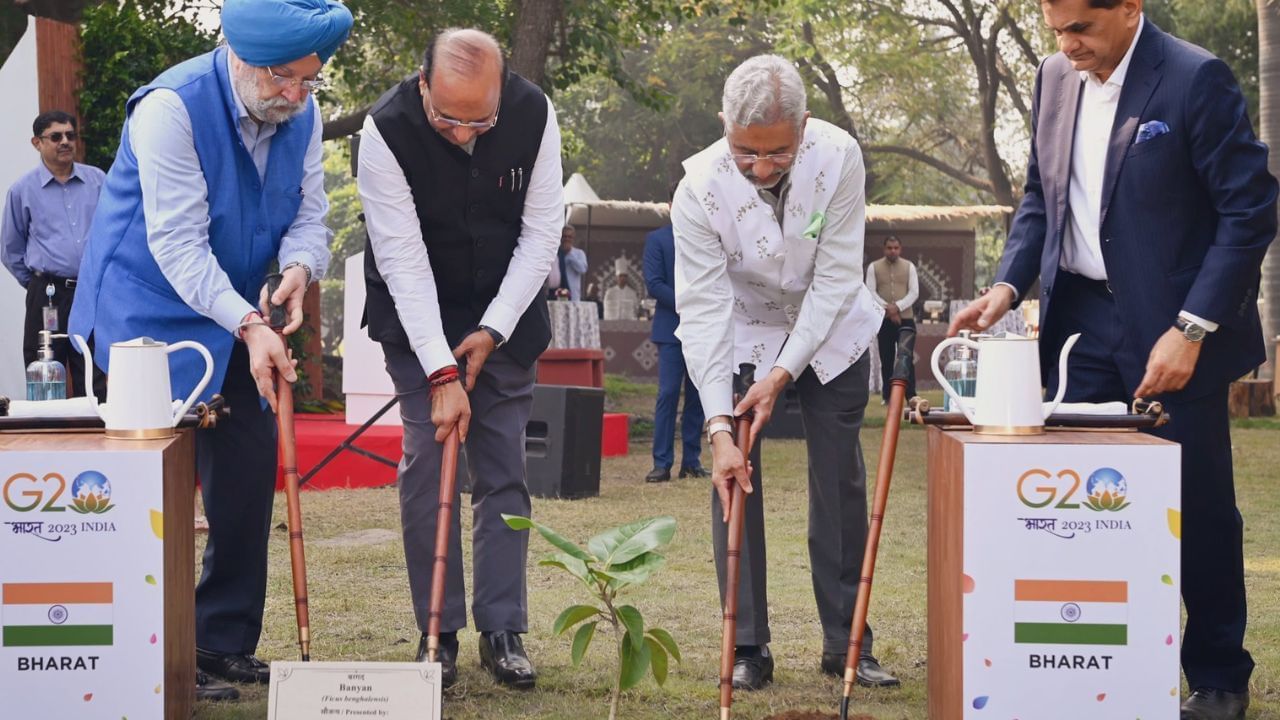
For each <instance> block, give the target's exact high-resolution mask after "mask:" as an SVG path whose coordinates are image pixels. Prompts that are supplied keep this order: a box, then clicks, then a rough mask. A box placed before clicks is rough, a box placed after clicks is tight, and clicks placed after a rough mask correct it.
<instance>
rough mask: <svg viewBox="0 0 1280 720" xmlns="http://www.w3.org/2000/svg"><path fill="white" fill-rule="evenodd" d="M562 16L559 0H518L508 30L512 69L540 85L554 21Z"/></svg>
mask: <svg viewBox="0 0 1280 720" xmlns="http://www.w3.org/2000/svg"><path fill="white" fill-rule="evenodd" d="M563 17H564V2H563V0H520V5H519V7H518V9H517V10H516V24H515V26H514V27H513V28H512V31H511V37H512V43H511V60H510V68H511V70H512V71H514V72H515V73H516V74H518V75H520V76H522V77H523V78H524V79H526V80H528V81H529V82H531V83H533V84H534V85H539V86H541V85H542V84H543V80H544V79H545V78H546V75H547V55H548V54H550V51H551V40H552V38H553V37H554V36H555V27H556V23H557V22H559V21H560V20H561V19H562V18H563Z"/></svg>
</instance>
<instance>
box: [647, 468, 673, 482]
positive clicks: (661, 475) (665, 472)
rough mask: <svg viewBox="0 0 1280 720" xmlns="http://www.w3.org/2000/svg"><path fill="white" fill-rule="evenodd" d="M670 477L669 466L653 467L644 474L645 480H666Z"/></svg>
mask: <svg viewBox="0 0 1280 720" xmlns="http://www.w3.org/2000/svg"><path fill="white" fill-rule="evenodd" d="M670 479H671V468H664V467H654V468H653V469H652V470H650V471H649V474H648V475H645V476H644V481H645V482H666V481H668V480H670Z"/></svg>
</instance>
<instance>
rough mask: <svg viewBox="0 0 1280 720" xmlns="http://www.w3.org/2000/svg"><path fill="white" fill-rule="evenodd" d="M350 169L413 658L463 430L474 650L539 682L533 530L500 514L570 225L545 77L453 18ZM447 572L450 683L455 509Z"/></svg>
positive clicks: (386, 99) (455, 623)
mask: <svg viewBox="0 0 1280 720" xmlns="http://www.w3.org/2000/svg"><path fill="white" fill-rule="evenodd" d="M357 182H358V186H359V190H360V198H361V200H362V201H363V203H364V213H365V219H366V221H367V223H368V228H369V244H368V248H367V250H366V252H365V280H366V283H367V286H368V297H367V300H366V302H365V315H366V319H367V322H368V325H369V336H370V337H371V338H373V339H374V340H376V341H379V342H381V343H382V349H383V353H384V354H385V356H386V365H387V372H388V373H390V375H391V379H392V381H393V382H394V384H395V388H396V394H397V395H398V396H399V398H400V417H401V419H402V420H403V422H404V459H403V460H402V461H401V463H400V470H399V481H400V515H401V523H402V525H403V529H404V551H405V558H406V561H407V563H408V567H409V589H410V592H411V593H412V595H413V610H414V614H415V616H416V617H417V622H418V628H419V629H420V630H422V631H424V634H423V641H422V642H420V643H419V647H418V660H422V659H423V658H424V657H425V656H426V644H425V639H426V636H425V630H426V628H427V619H428V618H427V615H428V610H427V606H428V599H429V598H430V595H431V569H432V554H433V548H434V545H435V534H436V512H437V509H438V507H439V481H440V458H441V453H442V445H441V443H443V442H444V440H445V438H446V437H448V435H449V433H450V432H451V431H452V430H453V429H454V428H457V429H458V431H459V433H460V435H461V437H462V440H463V442H464V443H465V444H466V447H467V459H468V462H469V465H470V470H471V476H472V479H473V487H474V490H473V495H472V510H473V512H474V518H475V523H474V525H475V527H474V531H473V534H472V549H473V553H472V556H473V565H474V568H473V569H474V573H473V574H474V582H475V588H474V590H475V592H474V598H473V601H472V617H473V618H474V620H475V626H476V629H477V630H479V631H480V633H481V635H480V663H481V665H482V666H484V668H485V669H486V670H488V671H489V672H490V673H492V675H493V677H494V679H495V680H497V681H498V682H499V683H502V684H505V685H510V686H512V687H517V688H522V689H525V688H531V687H533V685H534V680H535V673H534V670H533V665H532V664H531V663H530V662H529V658H528V657H527V656H526V655H525V652H524V648H523V646H522V645H521V642H520V634H521V633H523V632H525V631H526V630H527V627H528V619H527V615H528V612H527V602H526V594H527V592H526V588H525V556H526V554H527V551H528V540H527V534H526V533H518V532H513V531H511V530H510V529H508V528H507V527H506V525H505V524H504V523H503V521H502V518H501V515H502V514H503V513H511V514H515V515H524V516H527V515H528V514H529V491H528V489H527V487H526V486H525V468H524V439H523V438H524V428H525V424H526V423H527V422H528V419H529V412H530V410H531V408H532V404H533V381H534V362H535V361H536V360H537V358H538V356H539V355H540V354H542V351H543V350H545V349H546V347H547V343H548V342H549V340H550V338H551V330H550V323H549V322H548V320H547V308H546V304H545V303H543V302H535V298H537V296H538V294H539V290H540V289H541V288H542V285H543V282H544V281H545V280H546V277H547V273H548V272H549V271H550V269H551V264H552V263H553V262H554V261H555V256H556V247H557V246H558V245H559V244H560V227H561V225H563V224H564V194H563V190H562V188H561V184H560V183H561V173H560V130H559V128H558V126H557V125H556V119H555V110H554V108H552V106H551V103H550V101H549V100H548V99H547V97H546V95H544V94H543V93H542V91H541V90H539V89H538V87H537V86H535V85H533V84H532V83H530V82H529V81H527V80H525V79H524V78H522V77H520V76H518V75H516V74H514V73H511V72H509V71H507V69H506V63H505V62H504V60H503V55H502V50H501V49H500V48H499V46H498V43H497V41H495V40H494V39H493V37H491V36H489V35H487V34H485V33H482V32H480V31H477V30H457V29H454V30H446V31H444V32H442V33H440V34H439V35H438V36H437V37H436V38H435V39H433V40H432V41H431V44H430V45H429V46H428V47H427V51H426V54H425V57H424V58H423V63H422V67H421V68H420V69H419V71H418V73H416V74H414V75H413V76H411V77H409V78H407V79H405V80H404V81H403V82H401V83H400V84H398V85H396V86H395V87H393V88H392V89H390V90H388V91H387V92H386V94H384V95H383V96H382V97H381V98H380V99H379V100H378V102H377V103H376V104H374V106H373V109H372V110H370V112H369V116H368V118H367V119H366V120H365V123H364V130H363V136H362V139H361V143H360V158H359V165H358V168H357ZM459 364H461V369H459ZM454 502H455V504H456V503H457V496H456V495H455V498H454ZM447 575H448V577H447V581H446V585H445V606H444V614H443V616H442V618H441V627H440V630H441V637H440V653H439V657H440V660H441V662H442V664H443V665H444V677H443V682H444V684H445V686H448V685H451V684H452V683H453V682H454V681H455V680H456V679H457V657H458V637H457V631H458V630H459V629H461V628H462V627H463V626H465V625H466V600H465V588H464V587H463V578H462V539H461V529H460V527H459V520H458V516H457V515H455V516H454V518H453V527H452V530H451V532H450V547H449V567H448V573H447Z"/></svg>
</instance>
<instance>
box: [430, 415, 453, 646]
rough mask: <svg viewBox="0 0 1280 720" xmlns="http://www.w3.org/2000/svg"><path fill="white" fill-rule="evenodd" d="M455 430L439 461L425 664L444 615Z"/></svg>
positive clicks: (438, 634) (436, 644)
mask: <svg viewBox="0 0 1280 720" xmlns="http://www.w3.org/2000/svg"><path fill="white" fill-rule="evenodd" d="M459 443H460V440H459V438H458V428H457V426H454V428H453V431H452V432H450V433H449V437H447V438H445V441H444V454H443V456H442V457H441V459H440V507H439V508H438V509H437V510H436V550H435V557H434V560H433V562H434V565H433V566H432V568H431V604H430V606H429V607H428V610H427V662H435V661H436V653H437V651H438V650H439V649H440V617H441V614H442V613H443V612H444V584H445V579H446V577H447V576H448V570H449V531H450V529H452V527H453V498H454V495H455V494H456V492H455V489H456V488H457V479H458V445H459Z"/></svg>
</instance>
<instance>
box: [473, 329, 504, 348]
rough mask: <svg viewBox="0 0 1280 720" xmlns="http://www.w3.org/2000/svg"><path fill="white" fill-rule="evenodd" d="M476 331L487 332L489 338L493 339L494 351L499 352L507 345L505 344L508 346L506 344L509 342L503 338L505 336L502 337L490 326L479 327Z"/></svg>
mask: <svg viewBox="0 0 1280 720" xmlns="http://www.w3.org/2000/svg"><path fill="white" fill-rule="evenodd" d="M476 329H477V330H483V331H485V332H487V333H489V337H491V338H493V349H494V350H497V349H498V348H500V347H502V346H503V345H505V344H506V342H507V339H506V338H505V337H503V336H502V333H500V332H498V331H497V330H494V329H493V328H491V327H489V326H488V325H480V326H479V327H477V328H476Z"/></svg>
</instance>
